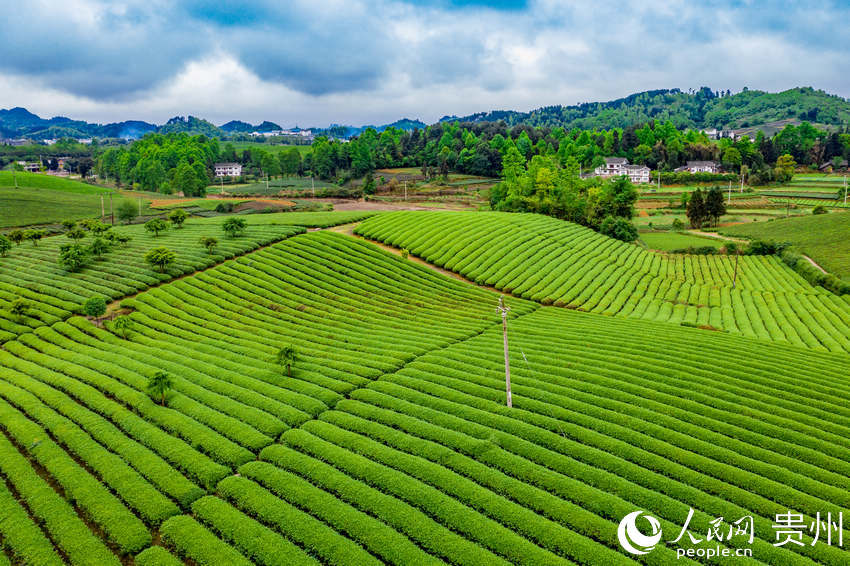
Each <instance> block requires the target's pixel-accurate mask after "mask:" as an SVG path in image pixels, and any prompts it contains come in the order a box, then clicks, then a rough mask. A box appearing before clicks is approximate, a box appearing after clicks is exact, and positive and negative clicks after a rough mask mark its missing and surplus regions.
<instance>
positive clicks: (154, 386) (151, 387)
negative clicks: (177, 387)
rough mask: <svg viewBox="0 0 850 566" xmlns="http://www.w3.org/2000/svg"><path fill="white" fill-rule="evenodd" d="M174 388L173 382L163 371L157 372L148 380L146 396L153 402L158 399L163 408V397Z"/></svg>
mask: <svg viewBox="0 0 850 566" xmlns="http://www.w3.org/2000/svg"><path fill="white" fill-rule="evenodd" d="M173 387H174V382H173V380H172V379H171V376H169V375H168V374H167V373H165V372H164V371H161V370H160V371H157V372H155V373H154V374H153V375H152V376H150V377H149V378H148V387H147V391H148V395H150V397H151V398H152V399H154V400H157V399H159V402H160V404H161V405H162V406H163V407H164V406H165V396H166V395H167V394H168V392H169V391H171V389H172V388H173Z"/></svg>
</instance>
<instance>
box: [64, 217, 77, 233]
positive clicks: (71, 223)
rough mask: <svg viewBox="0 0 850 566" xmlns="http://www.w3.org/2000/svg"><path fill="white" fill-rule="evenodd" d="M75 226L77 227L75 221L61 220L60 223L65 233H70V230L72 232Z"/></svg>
mask: <svg viewBox="0 0 850 566" xmlns="http://www.w3.org/2000/svg"><path fill="white" fill-rule="evenodd" d="M76 225H77V221H76V220H63V221H62V227H63V228H64V229H65V231H66V232H70V231H71V230H73V229H74V227H75V226H76Z"/></svg>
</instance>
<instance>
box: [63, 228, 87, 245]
mask: <svg viewBox="0 0 850 566" xmlns="http://www.w3.org/2000/svg"><path fill="white" fill-rule="evenodd" d="M65 235H66V236H67V237H69V238H71V239H72V240H74V242H75V243H79V241H80V240H82V239H83V238H85V237H86V231H85V230H83V229H82V228H76V227H74V228H71V229H70V230H68V231H67V232H65Z"/></svg>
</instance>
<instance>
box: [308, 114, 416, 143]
mask: <svg viewBox="0 0 850 566" xmlns="http://www.w3.org/2000/svg"><path fill="white" fill-rule="evenodd" d="M427 126H428V124H426V123H425V122H422V121H421V120H411V119H410V118H402V119H401V120H396V121H395V122H393V123H392V124H384V125H383V126H372V125H368V126H359V127H357V126H342V125H339V124H332V125H331V126H330V127H328V128H325V129H323V130H319V131H318V133H319V134H322V135H327V136H331V137H335V138H350V137H352V136H359V135H360V134H362V133H363V132H364V131H365V130H368V129H369V128H372V129H373V130H376V131H378V132H383V131H384V130H386V129H387V128H396V129H399V130H406V131H412V130H415V129H417V128H418V129H420V130H421V129H423V128H426V127H427Z"/></svg>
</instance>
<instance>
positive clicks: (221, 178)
mask: <svg viewBox="0 0 850 566" xmlns="http://www.w3.org/2000/svg"><path fill="white" fill-rule="evenodd" d="M219 180H220V181H221V195H222V196H224V177H223V176H222V177H219Z"/></svg>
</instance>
